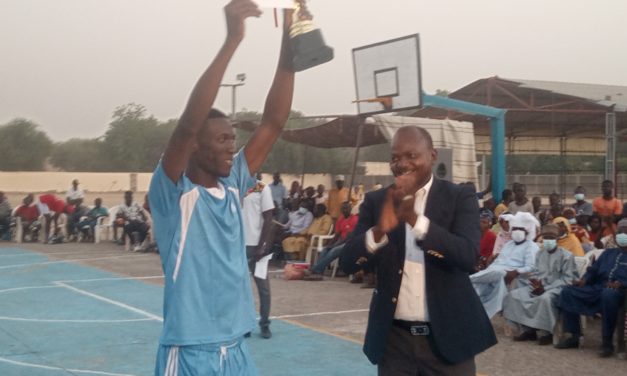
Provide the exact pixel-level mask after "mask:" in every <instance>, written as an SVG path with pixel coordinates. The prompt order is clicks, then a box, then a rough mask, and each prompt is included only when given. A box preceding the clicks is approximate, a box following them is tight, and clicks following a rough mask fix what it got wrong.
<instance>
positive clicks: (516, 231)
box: [470, 212, 538, 318]
mask: <svg viewBox="0 0 627 376" xmlns="http://www.w3.org/2000/svg"><path fill="white" fill-rule="evenodd" d="M537 225H538V221H537V219H536V218H535V217H534V216H533V214H531V213H527V212H518V213H516V214H515V215H514V216H513V217H512V220H511V221H510V227H511V234H512V240H510V241H509V242H507V243H506V244H505V246H504V247H503V249H502V250H501V253H500V254H499V255H498V257H497V258H496V259H495V260H494V262H493V263H492V264H490V266H488V267H487V268H486V269H484V270H482V271H480V272H478V273H475V274H473V275H471V276H470V281H471V282H472V284H473V287H474V288H475V291H476V292H477V295H479V299H481V303H483V308H485V310H486V313H487V314H488V317H490V318H492V316H494V315H496V314H497V313H498V312H500V311H501V310H502V309H503V299H504V298H505V295H506V294H507V289H508V286H510V284H511V283H512V282H513V281H514V280H516V281H517V282H518V283H519V284H521V285H524V286H526V285H528V284H529V282H528V280H527V277H526V276H527V274H528V273H531V272H533V271H534V270H535V255H536V252H537V251H538V245H537V244H536V243H534V241H533V239H534V238H535V233H536V226H537Z"/></svg>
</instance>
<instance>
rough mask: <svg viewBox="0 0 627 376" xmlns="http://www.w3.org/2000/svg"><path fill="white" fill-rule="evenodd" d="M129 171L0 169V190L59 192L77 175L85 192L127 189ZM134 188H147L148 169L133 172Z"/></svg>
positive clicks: (128, 186) (129, 186) (65, 189)
mask: <svg viewBox="0 0 627 376" xmlns="http://www.w3.org/2000/svg"><path fill="white" fill-rule="evenodd" d="M131 175H132V174H131V173H123V172H120V173H104V172H103V173H96V172H0V191H4V192H45V191H55V192H58V193H62V192H65V191H67V190H68V188H69V187H70V186H71V185H72V180H74V179H78V181H79V182H80V187H81V188H82V189H83V190H85V191H87V192H121V191H126V190H129V189H131ZM136 175H137V191H147V190H148V185H149V184H150V177H151V176H152V174H151V173H137V174H136Z"/></svg>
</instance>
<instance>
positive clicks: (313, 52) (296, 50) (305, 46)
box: [257, 0, 333, 72]
mask: <svg viewBox="0 0 627 376" xmlns="http://www.w3.org/2000/svg"><path fill="white" fill-rule="evenodd" d="M257 3H258V4H259V6H260V7H263V8H266V7H275V8H294V13H293V16H292V26H291V27H290V46H291V50H292V56H293V57H294V59H293V68H294V70H295V71H296V72H300V71H304V70H306V69H309V68H313V67H315V66H317V65H320V64H324V63H326V62H329V61H331V60H333V48H331V47H329V46H327V45H326V44H325V43H324V38H323V37H322V33H321V32H320V29H318V28H317V27H315V26H314V24H313V15H312V14H311V12H310V11H309V8H308V7H307V1H306V0H257Z"/></svg>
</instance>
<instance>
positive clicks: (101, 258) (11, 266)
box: [0, 254, 144, 269]
mask: <svg viewBox="0 0 627 376" xmlns="http://www.w3.org/2000/svg"><path fill="white" fill-rule="evenodd" d="M137 256H144V255H143V254H134V255H120V256H109V257H95V258H83V259H72V260H57V261H46V262H33V263H31V264H16V265H4V266H0V269H10V268H25V267H29V266H38V265H50V264H60V263H63V262H77V261H98V260H111V259H118V258H125V257H137Z"/></svg>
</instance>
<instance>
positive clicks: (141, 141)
mask: <svg viewBox="0 0 627 376" xmlns="http://www.w3.org/2000/svg"><path fill="white" fill-rule="evenodd" d="M175 125H176V121H175V120H170V121H167V122H165V123H161V122H159V121H158V120H157V119H156V118H154V117H153V116H146V109H145V108H144V107H143V106H141V105H137V104H134V103H130V104H127V105H125V106H121V107H118V108H116V109H115V111H114V112H113V120H112V121H111V123H110V124H109V129H108V130H107V132H106V133H105V135H104V138H103V141H102V142H103V146H104V151H105V153H104V155H103V156H102V158H105V159H106V160H107V166H108V167H109V168H108V169H109V170H110V171H152V170H154V168H155V166H156V165H157V162H158V161H159V157H160V156H161V154H162V153H163V151H164V150H165V147H166V145H167V143H168V140H169V138H170V135H171V134H172V131H173V130H174V127H175Z"/></svg>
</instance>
